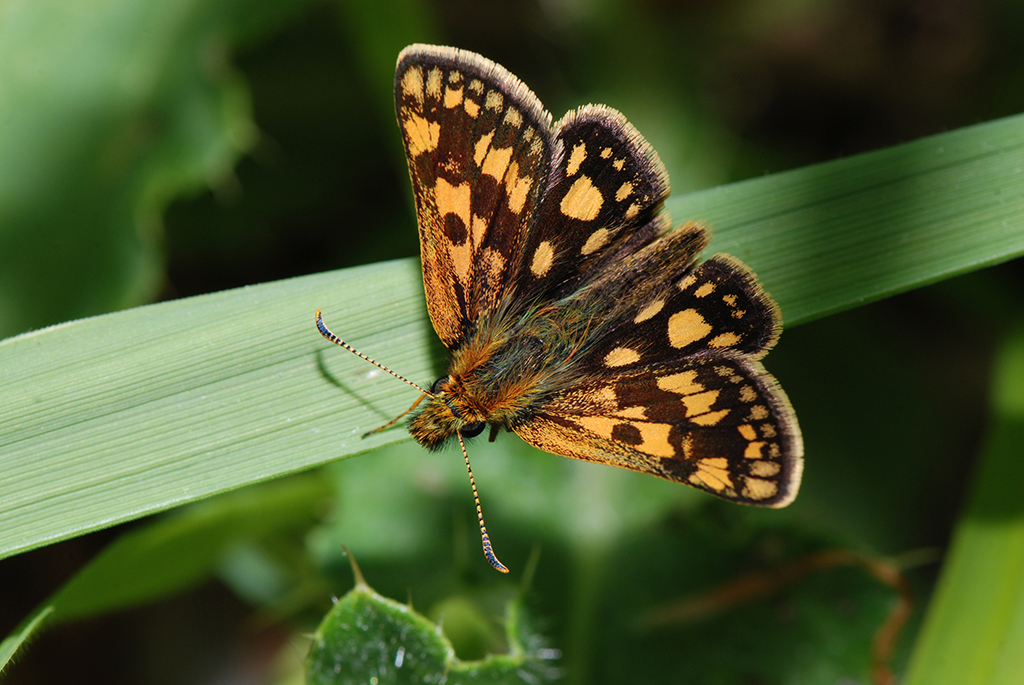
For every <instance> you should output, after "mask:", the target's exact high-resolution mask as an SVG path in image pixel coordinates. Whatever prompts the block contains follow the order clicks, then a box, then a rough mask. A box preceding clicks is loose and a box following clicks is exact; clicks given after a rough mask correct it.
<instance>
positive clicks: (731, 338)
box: [708, 332, 740, 347]
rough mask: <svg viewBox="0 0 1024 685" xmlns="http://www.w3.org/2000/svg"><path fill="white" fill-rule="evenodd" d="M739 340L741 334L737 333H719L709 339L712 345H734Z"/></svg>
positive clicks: (709, 343)
mask: <svg viewBox="0 0 1024 685" xmlns="http://www.w3.org/2000/svg"><path fill="white" fill-rule="evenodd" d="M739 341H740V336H738V335H736V334H735V333H731V332H730V333H719V334H718V335H716V336H715V337H713V338H712V339H711V340H709V341H708V345H710V346H711V347H732V346H733V345H735V344H736V343H738V342H739Z"/></svg>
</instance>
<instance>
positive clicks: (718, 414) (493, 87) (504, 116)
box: [316, 45, 803, 572]
mask: <svg viewBox="0 0 1024 685" xmlns="http://www.w3.org/2000/svg"><path fill="white" fill-rule="evenodd" d="M395 101H396V109H397V114H398V124H399V127H400V129H401V133H402V139H403V142H404V144H405V152H406V159H407V161H408V166H409V173H410V176H411V178H412V187H413V193H414V195H415V200H416V214H417V219H418V224H419V235H420V256H421V261H422V267H423V286H424V291H425V293H426V300H427V309H428V312H429V314H430V320H431V322H432V323H433V326H434V330H435V331H436V332H437V334H438V336H439V337H440V338H441V340H442V342H443V343H444V344H445V346H446V347H447V348H448V349H449V351H450V353H451V361H450V364H449V367H448V372H447V373H446V374H445V375H444V376H442V377H441V378H439V379H438V380H437V381H436V382H434V383H433V385H431V386H430V387H429V388H424V387H421V386H419V385H417V384H415V383H413V382H411V381H409V380H407V379H405V378H403V377H402V376H399V375H398V374H397V373H395V372H393V371H391V370H390V369H388V368H387V367H385V366H383V365H381V364H378V363H377V362H375V361H373V360H372V359H370V358H369V357H367V356H365V355H363V354H361V353H359V352H357V351H356V350H355V349H353V348H352V347H351V346H350V345H349V344H348V343H346V342H344V341H343V340H341V339H340V338H338V337H337V336H335V335H334V334H333V333H331V332H330V330H329V329H328V328H327V326H326V325H325V324H324V323H323V320H322V317H321V313H320V312H319V311H317V313H316V324H317V327H318V328H319V330H320V333H321V334H322V335H323V336H324V337H325V338H327V339H328V340H330V341H331V342H334V343H336V344H339V345H341V346H342V347H345V348H346V349H348V350H350V351H352V352H354V353H355V354H357V355H359V356H360V357H362V358H363V359H365V360H367V361H369V362H371V363H373V364H375V365H377V366H379V367H380V368H382V369H383V370H385V371H387V372H388V373H390V374H392V375H394V376H396V377H397V378H399V379H401V380H403V381H405V382H406V383H408V384H409V385H411V386H413V387H415V388H416V389H418V390H419V391H420V392H421V395H420V398H419V399H418V400H417V401H416V402H415V404H413V406H412V407H410V409H409V410H408V411H407V412H405V414H411V416H410V418H409V420H408V427H409V432H410V433H411V434H412V437H413V438H415V439H416V441H417V442H419V443H420V444H421V445H423V446H425V447H427V448H428V449H430V450H436V449H439V448H440V447H441V446H442V445H444V444H446V443H447V442H448V441H449V440H451V439H452V438H456V439H457V440H458V442H459V444H460V446H461V447H462V454H463V457H464V459H465V462H466V468H467V470H468V471H469V478H470V483H471V485H472V488H473V496H474V500H475V502H476V509H477V518H478V522H479V525H480V532H481V538H482V543H483V548H484V555H485V557H486V558H487V560H488V561H489V562H490V564H491V565H492V566H493V567H494V568H496V569H497V570H499V571H502V572H508V569H507V568H506V567H505V566H504V565H503V564H501V562H500V561H498V559H497V557H496V556H495V554H494V550H493V547H492V545H491V541H490V538H489V536H488V534H487V528H486V526H485V525H484V518H483V512H482V510H481V507H480V498H479V495H478V493H477V488H476V482H475V480H474V479H473V471H472V467H471V466H470V463H469V456H468V453H467V452H466V446H465V438H470V437H474V436H476V435H479V434H480V433H481V432H483V430H484V428H485V427H486V426H490V427H491V439H492V440H493V439H494V436H495V435H496V433H497V431H498V430H500V429H502V428H504V429H506V430H509V431H511V432H513V433H515V434H517V435H518V436H519V437H521V438H522V439H523V440H525V441H526V442H527V443H529V444H531V445H533V446H534V447H537V448H539V449H542V450H544V451H547V452H551V453H553V454H557V455H561V456H564V457H571V458H573V459H583V460H586V461H592V462H598V463H601V464H609V465H612V466H618V467H621V468H626V469H631V470H633V471H640V472H642V473H649V474H651V475H654V476H658V477H660V478H665V479H667V480H670V481H674V482H677V483H685V484H687V485H691V486H694V487H697V488H699V489H701V490H704V491H705V492H709V493H711V494H712V495H715V496H717V497H721V498H723V499H726V500H730V501H733V502H739V503H742V504H753V505H762V506H768V507H784V506H786V505H787V504H789V503H790V502H792V501H793V499H794V498H795V497H796V494H797V491H798V489H799V487H800V477H801V473H802V470H803V441H802V438H801V433H800V428H799V425H798V423H797V419H796V415H795V414H794V412H793V410H792V408H791V406H790V403H789V400H788V399H787V397H786V395H785V393H784V392H783V391H782V389H781V388H780V387H779V385H778V383H777V382H776V381H775V379H774V378H773V377H772V376H771V375H769V374H768V372H767V371H765V369H764V368H763V367H762V366H761V364H760V363H759V361H758V360H759V359H760V358H761V357H763V356H764V355H765V354H766V353H767V352H768V350H769V349H770V348H771V347H772V345H774V343H775V341H776V340H777V338H778V336H779V333H780V330H781V316H780V313H779V309H778V307H777V306H776V304H775V303H774V302H773V301H772V300H771V298H770V297H769V296H768V295H767V294H766V293H765V292H764V290H763V289H762V288H761V286H760V285H759V283H758V281H757V279H756V277H755V275H754V274H753V273H752V272H751V271H750V269H748V268H747V267H746V266H745V265H743V264H742V263H741V262H740V261H739V260H737V259H736V258H734V257H731V256H728V255H721V254H719V255H715V256H713V257H711V258H710V259H708V260H707V261H704V262H698V261H697V257H698V255H699V254H700V253H701V251H702V250H703V249H704V248H705V247H706V246H707V244H708V241H709V233H708V229H707V228H706V227H705V226H704V225H703V224H701V223H698V222H689V223H686V224H684V225H682V226H680V227H678V228H675V229H673V228H672V222H671V219H670V218H669V216H668V214H667V212H665V210H664V209H662V204H663V202H664V200H665V199H666V198H667V197H668V194H669V181H668V174H667V172H666V171H665V168H664V166H663V165H662V163H661V160H660V159H659V158H658V155H657V153H656V152H655V151H654V149H653V148H652V147H651V146H650V145H649V144H648V143H647V141H646V140H644V138H643V137H642V136H641V135H640V133H639V132H638V131H637V130H636V129H635V128H634V127H633V126H632V125H631V124H629V123H628V122H627V121H626V119H625V117H623V116H622V114H620V113H619V112H617V111H615V110H614V109H611V108H610V107H606V106H603V105H587V106H584V107H580V108H579V109H576V110H574V111H571V112H569V113H567V114H566V115H565V116H564V117H562V119H561V120H559V121H558V122H556V123H552V118H551V115H550V114H548V112H547V111H545V109H544V106H543V105H542V104H541V102H540V100H538V99H537V96H536V95H534V94H533V92H531V91H530V89H529V88H527V86H526V85H524V84H523V83H522V81H520V80H519V79H518V78H516V77H515V76H513V75H512V74H511V73H509V72H508V71H507V70H505V69H504V68H503V67H501V66H499V65H497V64H495V63H494V62H491V61H490V60H488V59H486V58H484V57H482V56H480V55H478V54H475V53H472V52H468V51H465V50H459V49H455V48H448V47H438V46H430V45H412V46H409V47H407V48H406V49H405V50H403V51H402V53H401V54H400V55H399V57H398V65H397V69H396V72H395ZM421 404H422V406H420V405H421ZM405 414H403V416H404V415H405ZM398 418H401V416H400V417H398ZM398 418H396V419H395V420H394V421H392V422H390V423H389V424H386V425H385V426H382V427H381V428H386V427H387V426H389V425H391V424H393V423H395V421H397V420H398Z"/></svg>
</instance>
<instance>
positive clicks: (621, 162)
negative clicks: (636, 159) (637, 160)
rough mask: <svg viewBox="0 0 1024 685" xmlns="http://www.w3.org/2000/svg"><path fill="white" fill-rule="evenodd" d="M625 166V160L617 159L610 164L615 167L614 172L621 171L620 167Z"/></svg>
mask: <svg viewBox="0 0 1024 685" xmlns="http://www.w3.org/2000/svg"><path fill="white" fill-rule="evenodd" d="M625 164H626V160H625V159H617V160H615V161H614V162H612V166H613V167H615V170H616V171H622V167H623V166H625Z"/></svg>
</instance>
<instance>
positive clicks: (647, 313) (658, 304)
mask: <svg viewBox="0 0 1024 685" xmlns="http://www.w3.org/2000/svg"><path fill="white" fill-rule="evenodd" d="M664 306H665V300H655V301H654V302H651V303H650V304H649V305H647V306H646V307H644V308H643V309H641V310H640V313H639V314H637V315H636V318H635V319H633V323H643V322H644V321H647V319H650V318H651V317H653V316H655V315H656V314H657V313H658V312H660V311H661V310H662V308H663V307H664Z"/></svg>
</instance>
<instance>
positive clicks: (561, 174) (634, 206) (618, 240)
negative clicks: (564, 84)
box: [521, 105, 669, 294]
mask: <svg viewBox="0 0 1024 685" xmlns="http://www.w3.org/2000/svg"><path fill="white" fill-rule="evenodd" d="M554 135H555V144H554V155H553V162H552V168H551V172H550V178H549V180H548V184H547V189H546V191H545V194H544V197H543V199H542V200H541V205H540V208H539V210H538V220H537V224H536V226H535V227H534V229H533V230H532V231H531V234H530V236H529V237H528V239H527V246H526V252H525V254H524V263H523V269H522V273H521V282H522V283H521V287H522V288H524V289H525V290H526V292H528V293H537V294H541V293H545V292H547V293H551V291H552V289H553V288H558V287H560V286H561V287H562V288H561V289H562V291H563V292H564V290H565V288H564V286H565V285H566V284H568V285H570V286H574V285H577V284H578V281H580V280H586V279H585V278H582V279H581V278H580V277H581V276H585V275H587V274H596V273H600V271H601V266H602V265H603V264H606V263H608V260H607V257H608V256H609V255H610V254H611V253H615V252H618V250H617V248H620V247H621V246H622V245H623V244H624V243H625V242H626V241H629V245H630V249H631V250H635V249H637V248H638V247H640V245H642V244H643V243H644V242H647V241H650V240H651V239H653V238H654V237H656V236H657V235H659V234H660V233H662V232H663V231H664V229H665V226H664V225H663V223H662V221H661V220H660V219H658V218H657V217H656V216H655V215H656V213H657V211H658V209H659V208H660V206H661V204H662V202H664V200H665V198H666V197H668V192H669V184H668V174H667V173H666V172H665V167H664V166H663V165H662V163H661V160H660V159H659V158H658V155H657V153H656V152H655V151H654V149H653V148H651V146H650V145H648V143H647V141H645V140H644V139H643V137H642V136H641V135H640V134H639V133H638V132H637V130H636V129H635V128H633V126H631V125H630V124H629V123H628V122H627V121H626V119H625V117H623V116H622V115H621V114H620V113H618V112H616V111H615V110H613V109H611V108H609V107H604V106H602V105H588V106H586V107H582V108H580V109H578V110H576V111H574V112H570V113H569V114H567V115H566V116H565V117H564V118H563V119H562V120H561V121H559V122H558V123H557V124H556V125H555V134H554ZM644 228H646V230H644ZM637 229H640V230H637Z"/></svg>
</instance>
